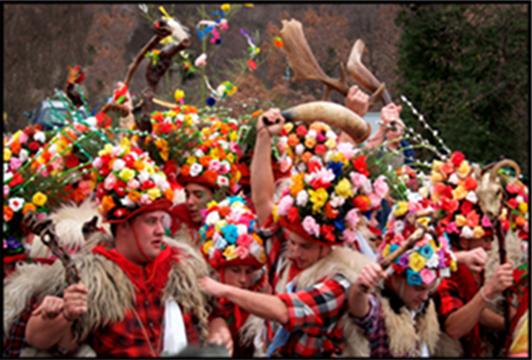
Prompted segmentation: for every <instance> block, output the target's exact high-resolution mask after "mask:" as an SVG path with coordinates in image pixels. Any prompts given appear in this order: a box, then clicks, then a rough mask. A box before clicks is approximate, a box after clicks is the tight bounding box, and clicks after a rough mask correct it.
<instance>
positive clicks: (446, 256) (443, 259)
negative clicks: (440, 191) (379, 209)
mask: <svg viewBox="0 0 532 360" xmlns="http://www.w3.org/2000/svg"><path fill="white" fill-rule="evenodd" d="M433 209H434V207H433V204H432V202H431V201H430V200H429V199H417V200H410V201H399V202H397V203H396V204H395V205H394V207H393V211H392V215H391V216H390V219H389V221H388V224H387V227H386V228H387V231H386V234H385V235H384V238H383V241H382V242H381V244H380V246H379V249H378V252H379V258H380V259H382V258H385V257H386V256H388V255H389V254H391V253H393V252H394V251H395V250H396V249H398V248H399V247H400V246H401V245H402V244H403V243H404V242H405V241H406V240H407V239H408V237H409V236H410V235H411V234H412V233H413V232H414V231H415V230H416V224H415V222H416V221H417V222H420V223H422V224H424V225H425V226H428V228H429V231H428V232H426V233H425V235H424V237H423V238H422V239H421V240H419V241H418V242H417V243H416V244H415V245H414V246H413V247H412V248H411V249H409V250H407V251H406V252H404V253H403V254H402V255H401V256H399V257H398V258H397V259H395V260H394V262H393V263H392V268H393V270H394V272H395V273H396V274H403V275H404V276H405V277H406V281H407V283H408V284H409V285H412V286H416V285H430V284H432V282H433V281H434V280H435V279H438V278H443V277H448V276H450V274H451V271H455V270H456V266H457V265H456V260H455V257H454V255H453V253H452V251H451V248H450V246H449V244H448V241H447V239H446V238H445V237H444V236H440V237H439V238H438V241H436V240H435V237H434V236H435V235H434V234H435V231H434V228H433V227H432V225H430V218H429V217H427V216H424V217H419V218H417V219H416V215H420V216H421V214H420V212H425V211H427V210H429V211H430V210H433Z"/></svg>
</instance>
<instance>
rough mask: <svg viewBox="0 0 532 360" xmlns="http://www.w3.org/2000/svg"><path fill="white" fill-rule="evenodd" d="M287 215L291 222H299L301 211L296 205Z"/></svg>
mask: <svg viewBox="0 0 532 360" xmlns="http://www.w3.org/2000/svg"><path fill="white" fill-rule="evenodd" d="M286 217H287V218H288V220H289V221H290V222H292V223H297V222H298V221H299V211H298V210H297V208H296V207H292V208H290V210H288V214H287V215H286Z"/></svg>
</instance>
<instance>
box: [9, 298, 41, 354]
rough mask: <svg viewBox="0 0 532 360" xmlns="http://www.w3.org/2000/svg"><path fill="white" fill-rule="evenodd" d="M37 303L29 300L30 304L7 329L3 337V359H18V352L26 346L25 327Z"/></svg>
mask: <svg viewBox="0 0 532 360" xmlns="http://www.w3.org/2000/svg"><path fill="white" fill-rule="evenodd" d="M37 305H38V303H37V300H36V299H35V298H32V299H31V300H30V304H29V305H28V306H27V307H26V308H25V309H24V311H23V312H22V313H21V314H20V315H19V317H18V318H17V319H16V320H15V321H14V322H13V324H12V325H11V327H10V328H9V332H8V334H7V335H6V336H5V337H4V350H3V353H2V354H3V356H5V357H19V356H20V350H22V348H23V347H25V346H28V344H27V343H26V335H25V334H26V325H27V324H28V321H29V319H30V317H31V313H32V312H33V310H35V308H36V307H37Z"/></svg>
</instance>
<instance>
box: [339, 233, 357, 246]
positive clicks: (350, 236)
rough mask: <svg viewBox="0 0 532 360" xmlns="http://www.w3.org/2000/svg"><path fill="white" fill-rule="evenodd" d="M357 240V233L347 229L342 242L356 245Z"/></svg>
mask: <svg viewBox="0 0 532 360" xmlns="http://www.w3.org/2000/svg"><path fill="white" fill-rule="evenodd" d="M356 239H357V232H356V231H354V230H350V229H346V230H344V232H343V233H342V240H344V241H346V242H347V243H348V244H351V245H352V244H354V243H355V241H356Z"/></svg>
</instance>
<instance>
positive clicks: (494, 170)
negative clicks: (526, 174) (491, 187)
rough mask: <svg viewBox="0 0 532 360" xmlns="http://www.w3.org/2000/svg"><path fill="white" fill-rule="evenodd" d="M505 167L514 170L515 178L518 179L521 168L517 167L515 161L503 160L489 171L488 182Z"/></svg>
mask: <svg viewBox="0 0 532 360" xmlns="http://www.w3.org/2000/svg"><path fill="white" fill-rule="evenodd" d="M506 166H509V167H511V168H513V169H514V170H515V177H519V175H521V168H520V167H519V165H517V163H516V162H515V161H513V160H510V159H504V160H501V161H499V162H497V163H496V164H495V165H493V167H492V168H491V170H490V180H494V179H495V177H496V176H497V172H498V171H499V170H500V169H502V168H504V167H506Z"/></svg>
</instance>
